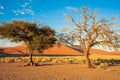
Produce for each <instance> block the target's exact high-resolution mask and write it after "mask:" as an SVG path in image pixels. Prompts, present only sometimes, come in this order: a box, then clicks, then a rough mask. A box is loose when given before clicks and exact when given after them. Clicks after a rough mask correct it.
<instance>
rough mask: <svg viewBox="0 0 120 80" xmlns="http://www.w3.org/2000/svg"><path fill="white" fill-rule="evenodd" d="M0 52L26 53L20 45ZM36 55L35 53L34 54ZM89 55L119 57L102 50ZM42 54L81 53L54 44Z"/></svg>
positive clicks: (92, 51)
mask: <svg viewBox="0 0 120 80" xmlns="http://www.w3.org/2000/svg"><path fill="white" fill-rule="evenodd" d="M0 52H5V53H10V54H21V53H22V54H25V53H27V50H26V45H25V44H22V45H20V46H15V47H0ZM35 53H36V52H35ZM90 53H91V54H100V55H102V54H103V55H106V54H109V55H112V54H114V55H118V54H119V55H120V52H106V51H104V50H99V49H91V50H90ZM43 54H68V55H81V54H82V53H81V52H80V51H78V49H76V50H75V49H73V48H70V47H67V46H64V45H60V46H58V45H57V44H55V45H54V46H53V47H52V48H49V49H46V50H44V51H43Z"/></svg>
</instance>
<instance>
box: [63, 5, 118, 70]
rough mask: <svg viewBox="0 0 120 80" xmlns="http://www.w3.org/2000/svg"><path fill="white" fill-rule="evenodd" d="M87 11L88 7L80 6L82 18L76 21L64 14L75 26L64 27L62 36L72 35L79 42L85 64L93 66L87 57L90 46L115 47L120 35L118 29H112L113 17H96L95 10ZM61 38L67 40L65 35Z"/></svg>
mask: <svg viewBox="0 0 120 80" xmlns="http://www.w3.org/2000/svg"><path fill="white" fill-rule="evenodd" d="M87 11H88V7H83V8H82V12H83V14H82V16H81V17H82V19H81V20H79V21H78V22H76V21H75V20H74V18H73V17H72V16H71V15H66V17H67V21H69V22H70V23H72V24H73V25H74V26H75V27H74V28H64V29H63V30H62V33H63V34H64V36H65V35H69V36H71V37H72V40H74V41H76V42H79V46H80V48H81V49H82V50H83V53H84V55H85V58H86V64H87V66H88V67H89V68H93V65H92V64H91V61H90V58H89V55H90V48H91V47H93V46H95V45H102V46H108V47H109V48H111V47H112V48H117V47H118V46H119V44H118V43H119V42H120V35H119V30H117V31H116V30H113V25H115V24H116V23H114V22H113V21H114V20H113V19H115V18H114V17H112V18H111V19H110V20H107V19H106V18H98V14H97V13H96V11H94V12H92V13H89V14H88V12H87ZM79 14H81V13H79ZM66 37H68V36H66ZM63 39H64V41H65V42H67V39H66V38H65V37H63ZM68 42H69V41H68Z"/></svg>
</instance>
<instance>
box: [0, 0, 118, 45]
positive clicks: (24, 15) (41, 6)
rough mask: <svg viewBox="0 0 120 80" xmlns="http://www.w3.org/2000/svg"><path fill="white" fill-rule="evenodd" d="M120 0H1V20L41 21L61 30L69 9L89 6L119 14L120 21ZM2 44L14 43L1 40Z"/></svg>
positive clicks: (111, 13) (101, 12) (106, 12)
mask: <svg viewBox="0 0 120 80" xmlns="http://www.w3.org/2000/svg"><path fill="white" fill-rule="evenodd" d="M119 3H120V0H0V20H5V21H9V22H10V21H12V20H13V19H22V20H28V21H30V22H34V21H39V22H41V23H42V24H45V25H49V26H51V27H52V28H54V29H56V30H57V31H59V30H60V29H61V28H64V27H66V25H65V24H64V22H65V20H66V19H65V16H64V15H65V14H66V13H67V11H68V9H72V8H80V7H82V6H88V7H89V8H90V10H95V9H99V13H100V14H101V16H106V17H108V18H109V17H111V16H114V15H117V17H118V21H120V9H119V8H120V5H119ZM0 45H1V46H9V45H14V44H10V43H9V42H8V41H7V40H0Z"/></svg>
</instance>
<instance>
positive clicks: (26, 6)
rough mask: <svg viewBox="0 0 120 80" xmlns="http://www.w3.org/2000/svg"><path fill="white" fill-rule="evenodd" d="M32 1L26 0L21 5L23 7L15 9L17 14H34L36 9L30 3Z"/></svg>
mask: <svg viewBox="0 0 120 80" xmlns="http://www.w3.org/2000/svg"><path fill="white" fill-rule="evenodd" d="M31 2H32V0H29V2H25V3H24V4H21V5H20V6H21V9H17V10H13V12H14V13H15V15H19V14H21V15H25V14H29V15H34V11H33V9H32V6H31V5H30V3H31ZM19 4H20V3H19Z"/></svg>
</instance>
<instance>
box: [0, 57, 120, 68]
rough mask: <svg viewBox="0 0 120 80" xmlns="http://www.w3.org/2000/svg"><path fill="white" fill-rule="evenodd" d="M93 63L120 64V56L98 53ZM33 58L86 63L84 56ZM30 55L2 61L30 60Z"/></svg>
mask: <svg viewBox="0 0 120 80" xmlns="http://www.w3.org/2000/svg"><path fill="white" fill-rule="evenodd" d="M90 58H91V61H92V63H93V64H94V66H96V67H107V66H113V65H120V56H112V55H109V56H108V55H99V56H98V55H96V56H90ZM33 60H34V61H35V62H36V63H46V62H47V63H52V64H85V58H84V56H34V57H33ZM28 61H29V57H3V58H0V62H4V63H12V62H24V63H25V62H28Z"/></svg>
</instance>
